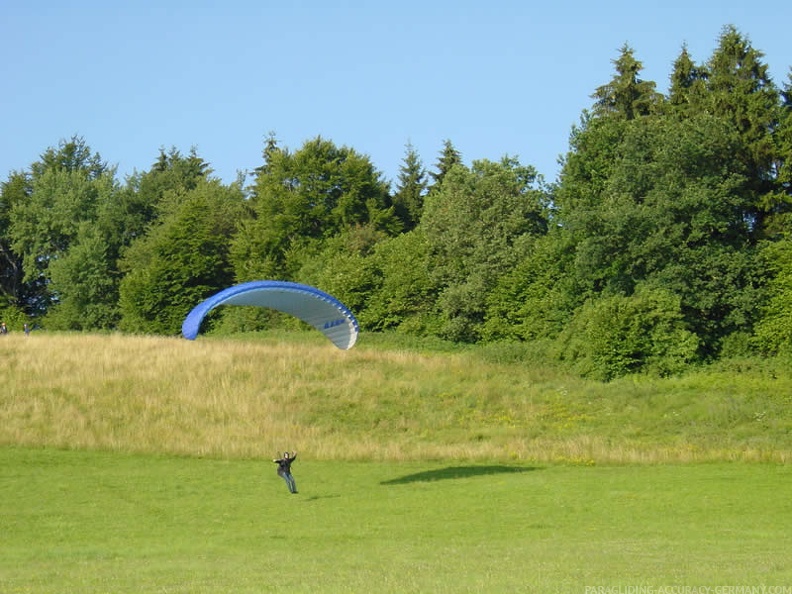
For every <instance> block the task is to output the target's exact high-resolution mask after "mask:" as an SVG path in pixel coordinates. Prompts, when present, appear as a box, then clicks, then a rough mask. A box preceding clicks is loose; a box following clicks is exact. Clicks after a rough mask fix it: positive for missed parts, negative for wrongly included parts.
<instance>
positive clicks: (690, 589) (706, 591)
mask: <svg viewBox="0 0 792 594" xmlns="http://www.w3.org/2000/svg"><path fill="white" fill-rule="evenodd" d="M584 594H792V585H790V586H768V585H761V586H678V585H677V586H586V588H585V591H584Z"/></svg>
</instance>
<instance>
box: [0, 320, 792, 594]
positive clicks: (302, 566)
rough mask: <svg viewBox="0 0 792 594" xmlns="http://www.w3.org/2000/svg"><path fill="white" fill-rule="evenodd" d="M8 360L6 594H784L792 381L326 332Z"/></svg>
mask: <svg viewBox="0 0 792 594" xmlns="http://www.w3.org/2000/svg"><path fill="white" fill-rule="evenodd" d="M0 357H2V361H3V364H2V365H1V366H0V381H2V383H3V386H4V389H3V390H2V392H0V502H2V504H1V505H0V592H3V593H4V594H6V593H23V592H24V593H45V592H46V593H50V592H59V593H60V592H77V593H94V592H95V593H99V592H102V593H105V592H108V593H109V592H113V593H115V592H118V593H122V592H130V593H131V592H136V593H141V592H158V593H171V592H185V593H186V592H190V593H194V592H286V591H288V592H375V593H376V592H393V593H396V592H416V593H417V592H580V593H583V594H585V593H588V594H595V593H596V592H603V591H604V590H603V588H610V589H611V590H609V591H610V592H615V591H619V592H620V594H626V593H627V592H628V589H629V588H636V587H642V588H644V589H643V590H642V591H643V592H649V591H652V593H653V594H654V593H656V592H660V591H665V592H672V591H675V592H684V591H685V590H684V588H699V590H696V591H697V592H704V591H706V590H705V589H704V588H706V587H711V588H715V587H717V586H729V587H732V588H740V587H759V586H767V587H777V588H780V590H774V592H782V591H783V592H784V593H785V594H792V561H790V557H789V551H790V550H792V536H790V535H792V480H790V479H791V478H792V476H791V474H790V467H789V464H788V463H789V461H790V459H791V458H790V453H792V406H791V405H792V375H791V374H790V372H789V362H788V361H783V360H770V361H757V360H744V361H729V362H726V363H723V364H721V365H719V366H718V367H710V368H703V369H698V370H691V372H690V373H689V374H687V375H686V376H684V377H681V378H670V379H663V380H660V379H650V378H645V377H635V378H626V379H624V380H620V381H617V382H612V383H609V384H601V383H596V382H588V381H583V380H580V379H579V378H576V377H574V376H572V375H569V374H566V373H564V372H563V371H561V370H559V369H557V368H555V367H553V366H552V365H549V364H546V363H544V362H542V361H541V358H540V357H537V356H536V355H535V354H534V355H532V354H531V353H530V352H529V351H527V350H525V351H524V350H521V349H519V348H517V347H506V346H503V345H496V346H493V347H487V348H476V349H455V348H451V347H448V345H430V346H427V345H416V344H399V343H397V342H396V341H394V340H392V339H383V338H376V337H366V338H365V339H364V340H362V341H361V343H360V344H359V345H358V346H356V347H355V349H353V350H352V351H349V352H341V351H338V350H337V349H334V348H333V347H332V346H331V345H329V343H327V342H326V341H324V339H322V338H321V337H319V338H317V337H315V336H313V335H312V334H311V333H303V334H294V335H271V336H265V337H256V338H255V339H253V338H242V339H233V340H232V339H202V340H199V341H196V342H188V341H184V340H179V339H175V338H155V337H130V336H118V335H108V336H86V335H47V334H40V335H35V334H34V335H33V336H31V337H29V338H25V337H23V336H16V335H10V336H7V337H3V338H2V339H0ZM284 449H297V450H298V451H299V459H298V462H297V463H296V464H295V476H296V478H297V484H298V487H299V489H300V493H299V494H298V495H289V494H288V492H287V491H286V487H285V485H284V484H283V482H282V481H281V480H280V479H279V478H278V477H277V476H276V475H275V471H274V468H275V465H274V464H272V462H270V460H271V458H273V457H274V456H275V455H276V454H277V453H278V452H281V451H283V450H284ZM597 588H599V590H597ZM673 588H677V590H673ZM679 588H682V589H679ZM619 589H620V590H619ZM650 589H651V590H650ZM711 591H712V592H714V590H711ZM736 591H737V590H735V589H733V590H731V592H736ZM743 591H744V590H743ZM632 592H636V590H632ZM687 592H691V590H690V589H688V590H687ZM724 592H725V591H724ZM764 592H765V594H769V592H770V590H765V591H764Z"/></svg>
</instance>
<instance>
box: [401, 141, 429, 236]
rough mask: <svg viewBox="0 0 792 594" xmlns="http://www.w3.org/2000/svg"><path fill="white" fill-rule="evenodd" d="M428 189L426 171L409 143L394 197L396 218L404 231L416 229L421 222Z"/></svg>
mask: <svg viewBox="0 0 792 594" xmlns="http://www.w3.org/2000/svg"><path fill="white" fill-rule="evenodd" d="M426 188H427V180H426V170H425V169H424V167H423V164H422V163H421V158H420V157H419V156H418V153H417V152H416V150H415V148H414V147H413V146H412V144H410V143H408V144H407V148H406V153H405V155H404V160H403V162H402V166H401V168H400V169H399V180H398V184H397V186H396V193H395V194H394V195H393V205H394V208H395V211H396V216H397V217H398V218H399V219H400V220H401V221H402V223H403V225H404V231H409V230H411V229H413V228H415V226H416V225H417V224H418V222H419V221H420V220H421V212H422V211H423V201H424V196H425V194H426Z"/></svg>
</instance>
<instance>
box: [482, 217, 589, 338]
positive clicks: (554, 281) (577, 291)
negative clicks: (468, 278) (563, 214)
mask: <svg viewBox="0 0 792 594" xmlns="http://www.w3.org/2000/svg"><path fill="white" fill-rule="evenodd" d="M573 247H574V246H573V245H572V244H571V242H570V237H569V234H567V233H565V232H563V231H561V230H560V229H554V230H553V231H552V232H550V233H548V234H547V235H544V236H541V237H539V238H537V240H536V241H535V242H534V243H533V244H532V245H531V248H530V250H529V252H528V254H527V255H526V256H525V258H523V259H522V260H521V261H520V262H519V263H518V264H517V265H516V266H515V267H514V269H513V270H512V271H510V272H507V273H506V274H505V275H503V276H502V277H500V279H499V280H498V283H497V285H496V286H495V287H494V288H493V290H492V291H491V292H490V294H489V295H488V297H487V310H486V321H485V324H484V326H483V328H482V337H483V338H484V339H485V340H490V341H492V340H501V339H511V340H513V339H518V340H525V341H534V340H541V339H547V338H555V337H556V336H557V335H558V334H559V333H560V332H561V330H563V328H564V327H565V326H566V324H567V323H568V322H569V321H570V320H571V318H572V314H573V312H574V311H575V310H576V309H577V308H578V307H579V306H580V305H581V304H582V303H583V301H584V300H585V298H586V296H587V295H588V294H590V292H591V291H590V288H588V287H586V286H585V285H584V284H582V283H581V282H580V281H579V279H578V278H577V277H576V276H575V275H574V274H573V273H572V270H573V265H574V259H575V252H574V249H573Z"/></svg>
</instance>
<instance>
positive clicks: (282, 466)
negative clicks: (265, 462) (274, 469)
mask: <svg viewBox="0 0 792 594" xmlns="http://www.w3.org/2000/svg"><path fill="white" fill-rule="evenodd" d="M295 458H297V452H292V453H291V454H290V453H289V452H283V457H282V458H278V459H277V460H273V462H275V464H277V465H278V476H279V477H281V478H282V479H283V480H284V481H286V486H287V487H289V493H296V492H297V483H295V482H294V477H293V476H292V473H291V465H292V462H294V460H295Z"/></svg>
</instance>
